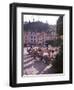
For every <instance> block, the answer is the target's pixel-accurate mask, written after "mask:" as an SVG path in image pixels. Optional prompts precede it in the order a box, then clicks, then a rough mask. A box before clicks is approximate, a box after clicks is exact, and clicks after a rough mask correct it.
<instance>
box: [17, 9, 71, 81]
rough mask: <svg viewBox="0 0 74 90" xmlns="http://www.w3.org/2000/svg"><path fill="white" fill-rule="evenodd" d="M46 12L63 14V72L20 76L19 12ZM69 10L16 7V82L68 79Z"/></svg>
mask: <svg viewBox="0 0 74 90" xmlns="http://www.w3.org/2000/svg"><path fill="white" fill-rule="evenodd" d="M23 12H24V13H28V12H29V13H45V14H46V13H48V14H51V13H52V14H64V17H63V19H64V20H63V35H64V37H63V48H64V49H63V63H64V74H51V75H50V74H49V75H44V76H42V75H41V76H38V75H37V76H34V75H33V76H28V77H21V57H22V56H21V53H22V52H21V51H22V50H21V40H22V39H21V35H22V34H21V33H22V32H21V31H22V30H21V28H22V27H21V22H22V21H21V13H23ZM69 22H70V21H69V10H62V9H60V10H58V9H56V10H54V9H41V8H39V9H38V8H29V7H28V8H26V7H25V8H24V7H18V8H17V21H16V23H17V55H16V56H17V63H16V65H17V70H16V71H17V83H31V82H46V81H48V82H52V81H65V80H69V27H70V26H69Z"/></svg>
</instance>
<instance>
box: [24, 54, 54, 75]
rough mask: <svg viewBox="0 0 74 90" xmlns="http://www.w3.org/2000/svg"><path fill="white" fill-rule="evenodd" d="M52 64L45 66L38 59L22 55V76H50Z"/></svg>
mask: <svg viewBox="0 0 74 90" xmlns="http://www.w3.org/2000/svg"><path fill="white" fill-rule="evenodd" d="M51 67H52V64H49V65H47V64H45V63H44V62H43V61H40V60H39V59H34V58H33V57H31V55H24V59H23V75H37V74H50V73H52V70H51Z"/></svg>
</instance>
